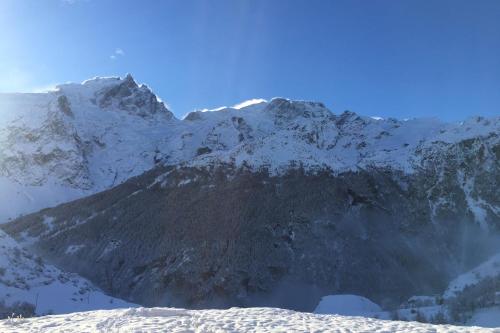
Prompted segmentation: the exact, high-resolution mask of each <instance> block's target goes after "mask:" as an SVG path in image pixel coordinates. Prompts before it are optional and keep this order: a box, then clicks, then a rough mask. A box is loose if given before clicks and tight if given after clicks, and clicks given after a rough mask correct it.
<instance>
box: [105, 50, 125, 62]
mask: <svg viewBox="0 0 500 333" xmlns="http://www.w3.org/2000/svg"><path fill="white" fill-rule="evenodd" d="M124 55H125V52H124V51H123V50H122V49H120V48H117V49H115V52H113V54H112V55H110V56H109V59H111V60H116V59H117V58H118V57H123V56H124Z"/></svg>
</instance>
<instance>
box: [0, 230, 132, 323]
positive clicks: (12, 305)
mask: <svg viewBox="0 0 500 333" xmlns="http://www.w3.org/2000/svg"><path fill="white" fill-rule="evenodd" d="M0 300H1V303H0V318H6V317H7V316H10V315H12V313H16V314H20V313H21V312H24V313H22V314H23V315H24V316H28V315H44V314H59V313H70V312H75V311H87V310H93V309H96V308H99V309H113V308H119V307H129V306H133V304H131V303H127V302H124V301H122V300H119V299H116V298H114V297H111V296H107V295H105V294H104V293H103V292H102V291H101V290H99V289H98V288H96V287H95V286H94V285H93V284H92V283H91V282H89V281H88V280H86V279H83V278H81V277H79V276H78V275H76V274H71V273H66V272H63V271H61V270H59V269H57V268H56V267H54V266H52V265H49V264H46V263H45V262H44V261H43V259H42V258H40V257H38V256H33V255H32V254H30V253H29V252H27V251H26V250H25V249H23V248H22V247H20V246H19V245H18V244H17V243H16V242H15V241H14V240H13V239H12V238H10V237H9V236H8V235H6V234H5V233H4V232H3V231H0Z"/></svg>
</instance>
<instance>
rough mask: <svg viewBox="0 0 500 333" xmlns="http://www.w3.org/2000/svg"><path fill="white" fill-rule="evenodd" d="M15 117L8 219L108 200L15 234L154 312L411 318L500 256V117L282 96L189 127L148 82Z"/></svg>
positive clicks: (25, 221)
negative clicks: (364, 109) (321, 312)
mask: <svg viewBox="0 0 500 333" xmlns="http://www.w3.org/2000/svg"><path fill="white" fill-rule="evenodd" d="M0 105H1V106H2V107H1V108H0V110H14V111H16V112H11V113H9V117H10V118H6V119H4V121H3V123H2V124H1V126H0V170H2V171H1V176H0V185H1V186H2V188H3V189H6V190H3V191H1V192H0V193H1V194H0V197H1V196H2V195H4V196H5V198H4V199H5V200H3V201H2V202H8V203H9V204H8V205H5V204H4V206H2V210H1V212H2V213H3V216H4V217H8V216H14V215H15V214H18V213H20V212H21V213H22V212H29V211H33V210H35V209H38V208H44V207H49V206H52V205H54V204H56V203H61V202H68V201H70V200H72V199H75V198H82V197H85V196H88V195H90V194H94V193H97V192H99V191H103V190H105V191H103V192H100V193H98V194H94V195H91V196H88V197H86V198H83V199H79V200H77V201H74V202H70V203H66V204H63V205H61V206H58V207H56V208H53V209H45V210H42V211H41V212H39V213H36V214H32V215H28V216H26V217H23V218H19V219H17V220H15V221H13V222H12V223H9V224H6V225H4V226H3V228H4V230H6V231H7V232H8V233H10V234H11V235H13V236H14V237H15V238H17V239H18V240H19V241H21V242H27V243H26V244H30V245H31V246H32V247H33V248H34V249H35V250H36V251H38V253H40V254H42V255H43V256H45V257H47V258H48V259H49V260H51V261H53V262H54V263H56V264H58V265H60V266H61V267H63V268H64V269H67V270H69V271H74V272H78V273H80V274H82V275H83V276H85V277H86V278H89V279H90V280H92V281H93V282H94V283H96V284H98V285H99V287H101V288H103V289H105V290H106V291H108V292H110V293H112V294H113V295H116V296H120V297H123V298H126V299H128V300H131V301H134V302H137V303H141V304H147V305H175V306H187V307H202V306H229V305H276V306H284V307H291V308H300V309H312V307H313V306H314V305H316V304H317V301H318V299H319V297H320V296H321V295H326V294H332V293H337V292H343V293H346V292H347V293H353V294H358V295H363V296H366V297H369V298H371V299H373V300H374V301H376V302H378V303H382V304H384V303H387V304H393V305H394V304H399V303H400V302H401V301H403V300H406V299H407V298H408V296H411V295H415V294H432V293H434V292H441V291H443V290H444V288H445V286H446V284H447V282H448V281H449V280H450V279H451V278H452V277H454V276H455V275H457V274H458V273H460V272H461V271H463V270H465V269H466V268H469V267H472V265H474V264H476V263H477V262H479V261H480V260H482V259H484V258H485V257H486V256H487V255H489V254H491V253H492V252H493V251H495V250H497V249H496V245H497V244H498V242H496V234H498V229H499V227H500V199H499V198H500V192H499V191H500V190H499V189H498V186H497V184H499V183H500V164H499V162H498V161H499V159H500V137H499V135H500V118H492V119H484V118H481V117H476V118H471V119H468V120H467V121H464V122H461V123H457V124H447V123H443V122H440V121H438V120H435V119H413V120H405V121H400V120H396V119H387V120H383V119H373V118H369V117H363V116H359V115H357V114H355V113H352V112H344V113H342V114H339V115H336V114H333V113H332V112H330V111H329V110H328V109H327V108H326V107H325V106H324V105H323V104H321V103H315V102H304V101H290V100H287V99H283V98H276V99H273V100H271V101H269V102H265V101H259V102H257V103H253V104H252V103H247V105H246V106H244V107H232V108H221V109H218V110H214V111H210V112H202V111H196V112H192V113H190V114H188V115H187V116H186V117H185V119H183V120H177V119H175V118H174V117H173V116H172V114H171V113H170V112H169V111H168V110H167V109H166V108H165V107H164V105H163V104H162V103H161V102H159V101H158V99H157V98H156V97H155V96H154V95H153V93H152V92H151V91H150V90H149V89H148V88H147V87H144V86H138V85H137V84H136V83H135V82H134V81H133V79H132V78H131V77H127V78H125V79H95V80H91V81H88V82H85V83H83V84H81V85H80V84H78V85H75V84H71V85H63V86H60V87H59V89H58V90H57V91H56V92H53V93H49V94H42V95H40V94H35V95H8V96H2V97H1V98H0ZM14 115H17V116H14ZM19 115H20V116H19ZM147 170H150V171H147ZM144 171H147V172H146V173H144V174H143V172H144ZM141 174H142V175H141ZM133 176H136V177H133ZM130 177H133V178H131V179H130ZM127 179H129V180H128V181H127ZM120 184H121V185H120ZM9 186H10V187H9ZM12 193H14V194H15V195H14V199H13V200H10V201H7V200H6V198H7V196H8V197H9V198H10V197H12ZM48 194H50V195H48ZM26 202H28V203H30V205H26V204H25V203H26ZM47 221H50V223H48V222H47ZM68 249H76V250H74V251H69V250H68ZM290 290H294V292H292V293H291V292H290Z"/></svg>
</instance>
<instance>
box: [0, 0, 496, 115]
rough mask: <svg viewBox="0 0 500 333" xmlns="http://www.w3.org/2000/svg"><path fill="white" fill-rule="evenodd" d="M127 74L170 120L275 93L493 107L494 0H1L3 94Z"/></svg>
mask: <svg viewBox="0 0 500 333" xmlns="http://www.w3.org/2000/svg"><path fill="white" fill-rule="evenodd" d="M126 73H131V74H132V76H133V77H134V78H135V79H136V81H138V82H139V83H144V84H147V85H148V86H149V87H150V88H151V89H152V90H153V91H154V92H155V93H156V94H157V95H158V96H159V97H160V98H161V99H162V100H164V101H165V102H166V103H167V104H168V106H169V108H170V109H171V110H172V111H173V112H174V113H175V114H176V115H177V116H178V117H182V116H183V115H185V114H186V113H188V112H190V111H192V110H195V109H205V108H209V109H211V108H216V107H219V106H231V105H235V104H238V103H240V102H242V101H244V100H248V99H253V98H264V99H270V98H272V97H275V96H280V97H287V98H291V99H301V100H314V101H321V102H324V103H325V104H326V105H327V107H329V108H330V109H331V110H332V111H333V112H334V113H341V112H343V111H344V110H351V111H354V112H357V113H360V114H363V115H367V116H381V117H395V118H399V119H403V118H413V117H439V118H441V119H443V120H448V121H458V120H461V119H465V118H467V117H469V116H473V115H483V116H495V115H500V1H498V0H470V1H462V0H451V1H445V0H383V1H382V0H345V1H341V0H330V1H329V0H324V1H322V0H303V1H299V0H252V1H250V0H182V1H181V0H179V1H170V0H163V1H153V0H141V1H127V0H116V1H112V0H0V92H13V91H16V92H20V91H23V92H36V91H43V90H46V89H49V88H50V87H52V86H54V85H55V84H57V83H64V82H81V81H83V80H85V79H88V78H91V77H95V76H124V75H125V74H126Z"/></svg>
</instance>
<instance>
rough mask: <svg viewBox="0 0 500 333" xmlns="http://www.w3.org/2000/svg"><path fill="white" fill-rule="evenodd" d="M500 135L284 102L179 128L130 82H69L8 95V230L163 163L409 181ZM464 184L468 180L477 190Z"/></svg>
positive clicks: (202, 117) (247, 106)
mask: <svg viewBox="0 0 500 333" xmlns="http://www.w3.org/2000/svg"><path fill="white" fill-rule="evenodd" d="M498 133H500V118H498V117H497V118H493V119H484V118H481V117H477V118H471V119H469V120H467V121H464V122H461V123H457V124H447V123H443V122H441V121H439V120H437V119H411V120H405V121H400V120H396V119H386V120H385V119H379V118H376V119H375V118H369V117H362V116H359V115H357V114H355V113H352V112H344V113H342V114H339V115H335V114H333V113H332V112H330V110H328V109H327V108H326V107H325V106H324V105H323V104H321V103H317V102H303V101H290V100H287V99H283V98H275V99H273V100H271V101H269V102H266V101H263V100H256V101H253V102H248V103H242V104H240V105H239V106H236V107H232V108H226V107H225V108H220V109H217V110H211V111H205V112H203V111H197V112H192V113H189V114H188V115H187V116H186V117H185V119H183V120H178V119H176V118H175V117H174V116H173V115H172V113H171V112H170V111H169V110H168V109H167V108H166V107H165V106H164V104H163V103H162V102H160V101H159V99H158V98H157V97H156V96H155V95H154V94H153V93H152V91H151V90H150V89H149V88H147V87H146V86H142V85H141V86H139V85H137V84H136V82H135V81H134V80H133V78H132V77H131V76H130V75H128V76H127V77H125V78H122V79H120V78H96V79H92V80H88V81H85V82H83V83H82V84H63V85H60V86H58V88H57V90H56V91H52V92H48V93H39V94H0V188H1V189H2V191H0V223H2V222H6V221H7V219H8V218H13V217H17V216H18V215H19V214H25V213H29V212H33V211H36V210H39V209H42V208H46V207H49V206H54V205H56V204H59V203H62V202H67V201H70V200H73V199H76V198H80V197H83V196H86V195H89V194H93V193H96V192H99V191H102V190H105V189H108V188H110V187H113V186H115V185H117V184H120V183H121V182H123V181H125V180H126V179H128V178H130V177H132V176H136V175H138V174H141V173H143V172H144V171H146V170H149V169H151V168H152V167H153V166H154V165H155V164H157V163H159V162H160V161H161V162H163V163H165V164H170V165H178V164H183V165H190V166H206V165H211V164H217V163H230V164H233V165H236V166H245V167H248V168H251V169H259V168H262V167H265V168H268V169H269V170H270V171H271V172H273V173H279V172H280V171H283V170H287V169H288V168H290V167H294V166H295V167H297V166H299V165H302V166H304V167H305V168H309V169H314V168H329V169H331V170H333V171H334V172H341V171H346V170H359V169H364V168H369V167H390V168H393V169H396V170H402V171H404V172H408V173H411V172H413V171H415V170H419V169H420V168H421V167H422V164H423V163H428V162H429V156H431V155H433V154H436V152H439V151H444V150H446V148H447V147H448V146H449V145H450V144H452V143H456V142H459V141H463V140H466V139H470V138H478V139H479V140H481V142H483V143H485V144H486V145H487V147H491V145H492V144H497V143H498V142H499V140H500V138H499V135H498ZM484 154H486V158H488V154H490V155H491V154H494V153H493V152H491V151H489V149H486V150H485V152H484ZM431 160H432V159H431ZM467 176H468V175H464V179H463V183H464V184H465V185H464V186H466V187H467V189H468V190H469V191H472V190H473V187H474V184H473V181H471V180H470V179H469V178H468V177H467ZM469 198H470V201H471V202H470V204H471V206H474V207H476V208H474V211H475V214H477V215H478V218H483V219H484V217H485V216H486V215H487V212H486V211H487V210H491V211H492V212H494V213H495V214H499V210H498V207H496V206H492V205H491V204H489V203H485V202H483V201H482V199H481V198H477V197H474V196H470V197H469ZM469 198H468V199H469Z"/></svg>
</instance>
